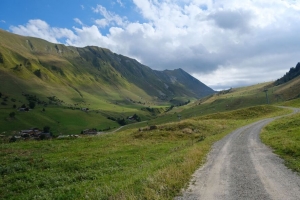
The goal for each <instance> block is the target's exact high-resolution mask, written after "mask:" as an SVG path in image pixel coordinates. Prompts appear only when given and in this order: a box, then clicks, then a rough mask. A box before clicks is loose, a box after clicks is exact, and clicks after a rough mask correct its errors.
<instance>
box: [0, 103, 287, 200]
mask: <svg viewBox="0 0 300 200" xmlns="http://www.w3.org/2000/svg"><path fill="white" fill-rule="evenodd" d="M252 111H253V112H254V113H255V114H251V112H252ZM286 112H287V111H286V110H283V109H279V108H276V107H271V106H262V107H259V108H249V109H246V110H238V111H236V112H230V113H228V115H226V114H225V113H222V114H221V113H219V114H214V115H210V116H205V117H198V118H192V119H187V120H182V121H181V122H176V123H168V124H162V125H159V126H157V129H155V130H146V129H147V127H144V128H143V131H138V130H137V129H136V128H134V129H129V130H126V131H122V132H119V133H115V134H108V135H102V136H99V137H87V138H79V139H73V140H51V141H41V142H35V141H29V142H17V143H6V144H1V151H0V152H1V153H0V176H1V179H0V198H1V199H173V198H174V196H176V195H177V194H179V193H180V189H181V188H183V187H185V186H187V183H188V181H189V179H190V177H191V174H192V173H193V172H194V171H195V170H196V169H197V168H198V167H199V166H200V165H201V164H202V163H203V162H204V160H205V157H206V154H207V153H208V152H209V150H210V148H211V145H212V144H213V143H214V142H215V141H217V140H219V139H221V138H222V137H224V136H225V135H226V134H228V133H229V132H231V131H232V130H234V129H236V128H238V127H240V126H242V125H245V124H247V123H250V122H252V121H255V120H258V119H260V118H262V117H271V116H274V115H280V114H283V113H286ZM245 113H246V114H245ZM247 113H249V114H247ZM239 116H240V117H239Z"/></svg>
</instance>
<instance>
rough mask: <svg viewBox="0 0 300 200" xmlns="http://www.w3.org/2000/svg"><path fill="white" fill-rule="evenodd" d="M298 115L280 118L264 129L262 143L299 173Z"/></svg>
mask: <svg viewBox="0 0 300 200" xmlns="http://www.w3.org/2000/svg"><path fill="white" fill-rule="evenodd" d="M299 126H300V114H296V115H293V116H289V117H285V118H283V119H282V118H281V119H279V120H276V121H274V122H272V123H271V124H269V125H268V126H267V127H265V128H264V129H263V131H262V134H261V139H262V141H263V142H264V143H265V144H266V145H268V146H270V147H271V148H272V149H274V153H276V154H278V155H279V156H280V157H281V158H283V159H284V160H285V164H286V165H287V166H288V167H289V168H291V169H293V170H295V171H297V172H300V142H299V141H300V130H299Z"/></svg>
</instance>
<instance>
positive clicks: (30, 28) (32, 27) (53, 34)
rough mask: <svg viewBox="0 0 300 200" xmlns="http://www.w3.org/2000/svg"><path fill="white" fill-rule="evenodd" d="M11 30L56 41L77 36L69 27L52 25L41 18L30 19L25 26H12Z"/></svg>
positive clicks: (72, 38)
mask: <svg viewBox="0 0 300 200" xmlns="http://www.w3.org/2000/svg"><path fill="white" fill-rule="evenodd" d="M10 30H12V32H14V33H16V34H20V35H26V36H32V37H38V38H42V39H45V40H48V41H50V42H54V43H59V40H60V39H63V38H65V39H68V40H74V39H75V38H76V37H77V36H76V35H75V34H74V33H73V32H72V31H71V30H69V29H66V28H56V27H50V26H49V25H48V24H47V23H46V22H45V21H42V20H40V19H33V20H29V21H28V23H27V24H26V25H25V26H23V25H19V26H10Z"/></svg>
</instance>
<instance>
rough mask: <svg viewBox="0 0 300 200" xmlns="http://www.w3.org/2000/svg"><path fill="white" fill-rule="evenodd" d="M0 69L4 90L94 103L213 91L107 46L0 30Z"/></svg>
mask: <svg viewBox="0 0 300 200" xmlns="http://www.w3.org/2000/svg"><path fill="white" fill-rule="evenodd" d="M0 72H1V76H2V78H1V79H2V81H1V86H0V91H2V92H4V93H10V92H17V93H18V94H19V93H20V92H21V91H30V92H34V93H38V94H40V95H44V96H60V98H61V99H63V100H65V101H66V102H70V103H74V102H78V101H80V100H82V99H88V100H89V102H90V103H92V104H93V105H95V104H96V101H98V100H96V99H99V98H100V99H102V100H103V99H106V100H109V101H120V102H126V101H128V99H130V100H132V101H135V102H136V101H140V102H142V103H146V102H155V101H158V100H159V101H168V100H171V99H172V98H174V97H182V96H184V97H187V98H200V97H203V96H206V95H209V94H212V93H214V91H213V90H212V89H211V88H209V87H207V86H206V85H204V84H203V83H201V82H200V81H198V80H197V79H195V78H193V77H192V76H190V75H189V74H188V73H186V72H184V71H183V70H181V69H180V70H174V71H162V72H160V71H155V70H152V69H150V68H149V67H147V66H145V65H142V64H140V63H139V62H137V61H136V60H134V59H131V58H128V57H125V56H122V55H118V54H115V53H113V52H111V51H110V50H108V49H104V48H99V47H93V46H89V47H85V48H76V47H71V46H65V45H61V44H53V43H50V42H47V41H45V40H42V39H37V38H32V37H23V36H18V35H15V34H11V33H8V32H5V31H3V30H0ZM3 77H5V78H3ZM4 82H5V83H4ZM4 85H5V86H4ZM45 93H47V94H45ZM62 94H63V95H62Z"/></svg>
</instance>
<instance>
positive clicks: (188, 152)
mask: <svg viewBox="0 0 300 200" xmlns="http://www.w3.org/2000/svg"><path fill="white" fill-rule="evenodd" d="M298 65H299V64H298ZM298 65H297V66H298ZM297 66H296V68H293V69H291V70H290V72H289V73H287V74H286V75H285V76H284V77H285V78H282V79H278V80H277V81H274V82H265V83H259V84H256V85H252V86H247V87H240V88H230V89H227V90H223V91H214V90H212V89H211V88H209V87H208V86H206V85H205V84H204V83H202V82H200V81H199V80H197V79H196V78H194V77H192V76H191V75H189V74H188V73H187V72H185V71H184V70H183V69H180V68H179V69H175V70H164V71H156V70H152V69H151V68H149V67H147V66H145V65H143V64H141V63H139V62H138V61H137V60H135V59H132V58H128V57H126V56H123V55H118V54H115V53H113V52H111V51H110V50H108V49H104V48H100V47H94V46H88V47H84V48H77V47H71V46H65V45H61V44H53V43H50V42H47V41H45V40H41V39H38V38H32V37H23V36H18V35H14V34H11V33H8V32H5V31H2V30H0V142H1V151H0V158H1V159H0V176H1V179H0V188H1V189H0V198H1V199H173V198H175V197H176V196H177V197H178V196H180V195H181V194H182V192H183V189H185V188H187V187H188V184H189V181H190V178H191V176H192V174H193V173H194V172H195V171H196V170H197V169H198V168H199V167H200V166H202V165H203V164H205V162H206V158H207V155H208V153H209V152H210V151H211V149H212V148H213V145H214V144H215V143H216V142H217V141H223V140H226V138H227V137H231V136H230V135H229V134H230V133H231V132H233V131H234V130H236V129H238V128H240V127H244V126H249V124H258V123H260V122H261V121H260V120H266V121H268V122H269V121H270V120H269V119H270V118H272V119H273V118H276V117H277V116H283V115H287V114H289V113H291V111H290V110H289V109H286V108H282V107H278V106H289V107H297V108H299V107H300V100H299V97H300V77H299V76H298V75H297V73H298V72H297V70H298V68H299V67H297ZM287 77H288V78H287ZM298 121H299V114H295V115H291V116H289V117H284V118H281V119H280V120H274V121H273V122H272V123H271V124H270V125H267V126H266V127H265V128H263V129H262V134H261V138H262V141H263V142H264V143H265V144H267V145H268V146H270V147H272V148H274V149H275V153H277V154H279V155H280V156H281V157H282V158H283V159H284V160H285V164H286V165H287V166H288V167H289V168H291V169H293V170H295V171H296V172H299V171H300V170H299V169H300V168H299V163H300V159H299V144H298V143H297V141H298V140H299V132H298V129H297V127H298ZM263 122H265V121H263ZM261 124H263V125H266V123H261ZM287 124H288V125H287ZM287 126H289V127H287ZM262 127H263V126H260V127H259V131H258V132H256V136H255V137H257V140H259V139H258V134H259V133H260V129H261V128H262ZM254 128H255V127H254ZM244 129H245V128H244ZM244 129H243V130H244ZM255 129H257V127H256V128H255ZM247 130H248V129H247ZM282 131H285V133H286V134H281V133H282ZM20 132H21V133H20ZM23 133H26V134H27V135H26V134H24V135H26V137H23ZM28 134H29V135H28ZM45 134H47V135H45ZM48 134H49V136H51V137H48ZM275 134H276V135H275ZM237 135H238V136H237V138H239V139H240V140H243V141H244V139H245V138H244V139H243V138H242V137H239V136H240V135H242V134H241V133H239V134H237ZM245 135H251V133H249V134H248V133H247V134H245ZM29 136H30V137H29ZM12 138H15V139H13V140H12ZM245 141H246V139H245ZM221 143H222V142H221ZM234 145H235V144H232V145H229V146H234ZM245 145H247V144H246V143H245ZM259 145H262V146H264V145H263V144H259ZM249 148H250V147H249ZM222 156H225V154H224V155H223V154H222V155H221V157H222ZM238 156H240V155H238ZM252 160H255V159H253V158H252ZM247 162H252V161H251V159H247ZM228 165H229V164H228ZM237 167H239V166H237ZM222 174H223V173H222ZM245 184H246V185H247V183H245ZM213 185H214V183H213ZM216 187H217V185H216ZM213 189H215V190H216V191H218V188H217V189H216V188H212V190H213ZM296 189H297V188H296ZM212 190H209V189H207V190H205V192H207V194H208V196H206V197H212V196H209V195H210V194H211V193H210V192H212ZM205 192H204V193H205ZM183 195H185V194H183ZM222 195H223V194H222ZM238 195H242V193H238ZM262 195H265V196H268V195H266V193H264V194H262ZM246 196H247V194H246ZM247 197H250V196H247ZM187 198H188V197H187ZM229 199H230V198H229ZM271 199H272V198H271Z"/></svg>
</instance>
